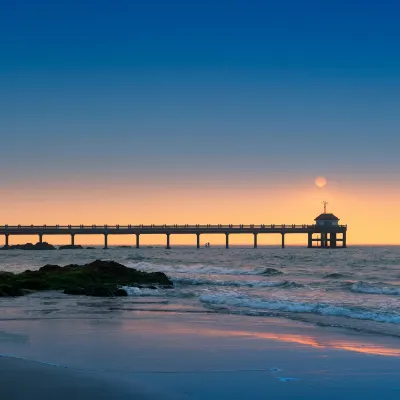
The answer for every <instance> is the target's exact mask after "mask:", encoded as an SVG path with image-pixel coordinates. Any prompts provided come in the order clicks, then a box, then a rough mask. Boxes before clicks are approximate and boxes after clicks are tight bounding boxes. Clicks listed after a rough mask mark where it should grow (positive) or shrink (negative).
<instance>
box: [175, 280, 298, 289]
mask: <svg viewBox="0 0 400 400" xmlns="http://www.w3.org/2000/svg"><path fill="white" fill-rule="evenodd" d="M172 281H173V282H174V283H176V284H178V285H191V286H202V285H209V286H234V287H255V288H269V287H302V286H303V285H301V284H299V283H296V282H289V281H245V280H243V281H239V280H219V279H217V280H213V279H201V278H172Z"/></svg>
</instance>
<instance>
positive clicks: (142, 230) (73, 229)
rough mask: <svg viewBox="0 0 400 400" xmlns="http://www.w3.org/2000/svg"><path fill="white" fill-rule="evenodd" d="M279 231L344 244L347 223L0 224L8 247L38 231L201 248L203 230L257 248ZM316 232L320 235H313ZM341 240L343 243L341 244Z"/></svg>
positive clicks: (311, 242) (321, 243) (316, 243)
mask: <svg viewBox="0 0 400 400" xmlns="http://www.w3.org/2000/svg"><path fill="white" fill-rule="evenodd" d="M273 233H274V234H280V235H281V246H282V248H284V247H285V235H287V234H307V237H308V241H307V245H308V247H309V248H311V247H320V248H345V247H346V246H347V243H346V240H347V239H346V233H347V225H335V226H321V225H294V224H289V225H287V224H283V225H274V224H272V225H264V224H261V225H113V226H111V225H66V226H61V225H53V226H50V225H42V226H34V225H29V226H26V225H17V226H9V225H4V226H0V235H4V236H5V247H6V248H7V247H8V246H9V238H10V236H16V235H19V236H22V235H26V236H28V235H35V236H38V238H39V242H40V243H42V242H43V237H44V236H45V235H46V236H50V235H70V236H71V245H75V236H76V235H103V236H104V248H108V236H109V235H135V236H136V247H137V248H140V235H150V234H163V235H166V248H167V249H170V248H171V245H170V236H171V235H182V234H186V235H195V236H196V245H197V248H200V237H201V235H203V234H224V235H225V246H226V248H229V236H230V235H236V234H252V235H253V236H254V248H257V247H258V235H260V234H273ZM315 235H317V236H318V237H314V236H315ZM338 243H340V245H339V246H338Z"/></svg>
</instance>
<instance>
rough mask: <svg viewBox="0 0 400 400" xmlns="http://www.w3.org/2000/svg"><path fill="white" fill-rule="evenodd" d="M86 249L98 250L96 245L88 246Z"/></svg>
mask: <svg viewBox="0 0 400 400" xmlns="http://www.w3.org/2000/svg"><path fill="white" fill-rule="evenodd" d="M86 250H96V247H90V246H89V247H86Z"/></svg>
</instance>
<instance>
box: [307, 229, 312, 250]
mask: <svg viewBox="0 0 400 400" xmlns="http://www.w3.org/2000/svg"><path fill="white" fill-rule="evenodd" d="M307 247H308V248H309V249H311V248H312V247H313V246H312V233H311V232H309V233H308V245H307Z"/></svg>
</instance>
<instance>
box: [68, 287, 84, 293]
mask: <svg viewBox="0 0 400 400" xmlns="http://www.w3.org/2000/svg"><path fill="white" fill-rule="evenodd" d="M64 294H74V295H85V294H86V290H85V288H82V287H75V288H68V289H65V290H64Z"/></svg>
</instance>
